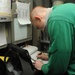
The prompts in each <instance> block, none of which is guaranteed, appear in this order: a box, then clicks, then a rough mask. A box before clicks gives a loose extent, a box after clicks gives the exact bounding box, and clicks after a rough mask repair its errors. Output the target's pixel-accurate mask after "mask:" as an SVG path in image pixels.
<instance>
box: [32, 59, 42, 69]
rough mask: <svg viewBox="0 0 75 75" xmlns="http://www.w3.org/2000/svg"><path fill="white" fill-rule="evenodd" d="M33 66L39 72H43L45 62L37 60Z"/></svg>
mask: <svg viewBox="0 0 75 75" xmlns="http://www.w3.org/2000/svg"><path fill="white" fill-rule="evenodd" d="M33 65H34V66H35V68H36V69H37V70H41V68H42V65H43V62H42V61H39V60H36V61H35V62H34V63H33Z"/></svg>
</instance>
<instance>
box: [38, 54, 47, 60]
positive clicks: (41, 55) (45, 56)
mask: <svg viewBox="0 0 75 75" xmlns="http://www.w3.org/2000/svg"><path fill="white" fill-rule="evenodd" d="M37 58H38V59H43V60H48V55H47V54H46V53H38V55H37Z"/></svg>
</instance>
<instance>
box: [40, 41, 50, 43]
mask: <svg viewBox="0 0 75 75" xmlns="http://www.w3.org/2000/svg"><path fill="white" fill-rule="evenodd" d="M40 42H41V43H47V44H49V43H50V41H48V40H41V41H40Z"/></svg>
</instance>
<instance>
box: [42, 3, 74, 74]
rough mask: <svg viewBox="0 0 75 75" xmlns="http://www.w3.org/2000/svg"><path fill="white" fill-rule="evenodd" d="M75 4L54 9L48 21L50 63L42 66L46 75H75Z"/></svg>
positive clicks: (67, 4)
mask: <svg viewBox="0 0 75 75" xmlns="http://www.w3.org/2000/svg"><path fill="white" fill-rule="evenodd" d="M74 28H75V4H72V3H66V4H62V5H59V6H56V7H53V9H52V12H51V14H50V15H49V17H48V21H47V30H48V35H49V37H50V45H49V49H48V56H49V62H48V63H47V64H44V65H43V66H42V71H43V73H44V74H45V75H63V74H64V73H65V72H67V73H68V75H75V49H74V46H75V45H74V43H75V42H74V38H75V37H74V34H75V32H74Z"/></svg>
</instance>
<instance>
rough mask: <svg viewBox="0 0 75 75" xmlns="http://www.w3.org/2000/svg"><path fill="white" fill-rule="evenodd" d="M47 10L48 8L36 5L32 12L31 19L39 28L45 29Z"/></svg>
mask: <svg viewBox="0 0 75 75" xmlns="http://www.w3.org/2000/svg"><path fill="white" fill-rule="evenodd" d="M46 11H47V8H44V7H40V6H37V7H35V8H34V9H33V10H32V11H31V13H30V20H31V22H32V24H33V25H34V26H35V27H37V28H39V29H43V28H44V26H45V25H44V24H45V18H46Z"/></svg>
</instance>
